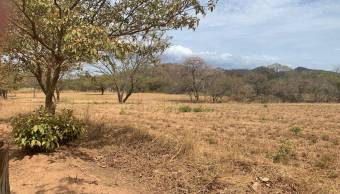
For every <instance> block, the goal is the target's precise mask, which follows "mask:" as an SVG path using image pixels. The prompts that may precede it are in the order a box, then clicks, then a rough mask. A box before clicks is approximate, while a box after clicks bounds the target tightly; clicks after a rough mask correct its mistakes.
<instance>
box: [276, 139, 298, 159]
mask: <svg viewBox="0 0 340 194" xmlns="http://www.w3.org/2000/svg"><path fill="white" fill-rule="evenodd" d="M293 149H294V147H293V143H292V142H291V141H289V140H283V141H281V143H280V146H279V148H278V150H277V151H276V152H275V153H274V155H273V162H274V163H279V162H281V163H284V164H287V163H288V161H289V160H290V159H292V158H293V157H294V150H293Z"/></svg>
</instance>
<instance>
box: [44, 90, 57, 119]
mask: <svg viewBox="0 0 340 194" xmlns="http://www.w3.org/2000/svg"><path fill="white" fill-rule="evenodd" d="M53 93H54V92H48V93H47V94H46V97H45V109H46V111H47V112H49V113H51V114H55V109H56V106H55V104H54V102H53V96H54V95H53Z"/></svg>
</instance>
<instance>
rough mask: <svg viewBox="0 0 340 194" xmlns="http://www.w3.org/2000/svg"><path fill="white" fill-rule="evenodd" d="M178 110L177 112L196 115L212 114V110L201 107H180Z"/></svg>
mask: <svg viewBox="0 0 340 194" xmlns="http://www.w3.org/2000/svg"><path fill="white" fill-rule="evenodd" d="M178 110H179V112H196V113H198V112H212V111H213V110H212V109H209V108H203V107H202V106H199V107H194V108H191V107H190V106H188V105H185V106H180V107H179V109H178Z"/></svg>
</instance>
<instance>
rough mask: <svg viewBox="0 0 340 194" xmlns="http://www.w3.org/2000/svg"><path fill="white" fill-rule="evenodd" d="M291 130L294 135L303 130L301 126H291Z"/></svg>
mask: <svg viewBox="0 0 340 194" xmlns="http://www.w3.org/2000/svg"><path fill="white" fill-rule="evenodd" d="M290 131H291V132H293V133H294V134H295V135H298V134H300V133H302V132H303V128H301V127H293V128H291V129H290Z"/></svg>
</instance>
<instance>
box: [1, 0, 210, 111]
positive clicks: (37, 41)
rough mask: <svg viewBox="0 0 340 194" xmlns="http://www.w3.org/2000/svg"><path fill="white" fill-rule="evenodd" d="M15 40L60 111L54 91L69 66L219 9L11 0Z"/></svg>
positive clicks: (173, 0)
mask: <svg viewBox="0 0 340 194" xmlns="http://www.w3.org/2000/svg"><path fill="white" fill-rule="evenodd" d="M11 2H12V5H13V8H14V14H13V16H12V18H11V32H10V34H11V39H10V40H11V44H9V45H10V47H9V49H8V50H7V51H8V53H7V55H10V56H11V58H12V59H13V60H15V61H16V63H17V64H18V65H19V66H20V67H22V69H23V70H26V71H29V72H31V73H32V74H33V75H34V76H35V78H36V79H37V81H38V83H39V85H40V87H41V89H42V91H43V92H44V94H45V96H46V98H45V108H46V109H47V110H48V111H49V112H50V113H54V112H55V106H56V104H55V102H54V100H53V96H54V93H55V90H56V87H57V84H58V81H59V79H60V76H61V74H62V73H63V72H68V71H70V70H71V69H73V68H76V67H77V66H79V64H80V63H82V62H87V61H91V60H92V59H94V58H96V57H97V56H98V55H97V54H98V52H97V51H98V50H106V49H110V50H115V49H117V48H119V50H120V52H121V54H122V55H123V54H124V53H125V49H124V48H125V44H124V41H122V40H125V39H126V37H131V36H134V35H136V34H140V33H142V34H144V35H147V34H149V32H153V31H161V32H164V31H166V30H171V29H179V28H184V27H187V28H189V29H195V28H196V27H197V26H198V23H199V18H198V16H197V15H198V14H201V15H205V14H206V12H207V10H208V9H209V10H213V8H214V7H215V1H214V0H209V1H208V2H207V4H206V6H204V5H203V4H201V3H200V1H198V0H169V1H163V0H152V1H146V0H117V1H110V0H81V1H80V0H72V1H71V0H53V1H52V0H11Z"/></svg>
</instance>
